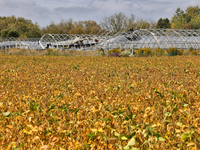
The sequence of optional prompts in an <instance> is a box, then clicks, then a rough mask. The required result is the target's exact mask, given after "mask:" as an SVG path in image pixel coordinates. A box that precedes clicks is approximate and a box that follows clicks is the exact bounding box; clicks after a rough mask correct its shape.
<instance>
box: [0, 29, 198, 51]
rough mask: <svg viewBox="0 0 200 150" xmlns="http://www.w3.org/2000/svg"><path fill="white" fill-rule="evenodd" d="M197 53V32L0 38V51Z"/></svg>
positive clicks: (101, 33)
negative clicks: (157, 49)
mask: <svg viewBox="0 0 200 150" xmlns="http://www.w3.org/2000/svg"><path fill="white" fill-rule="evenodd" d="M134 47H136V48H144V47H148V48H151V49H154V48H162V49H168V48H170V47H176V48H178V49H189V48H191V47H192V48H193V49H198V50H199V49H200V30H175V29H139V30H135V31H134V30H133V29H130V30H129V31H127V32H117V33H116V32H112V31H105V30H102V31H99V33H98V34H96V35H86V34H83V35H80V34H45V35H43V36H42V37H41V38H40V39H37V38H31V39H29V38H26V39H21V38H1V39H0V48H1V49H3V48H21V49H41V50H42V49H46V48H56V49H66V50H67V49H76V50H96V49H100V48H103V49H105V50H109V49H113V48H123V49H132V48H134Z"/></svg>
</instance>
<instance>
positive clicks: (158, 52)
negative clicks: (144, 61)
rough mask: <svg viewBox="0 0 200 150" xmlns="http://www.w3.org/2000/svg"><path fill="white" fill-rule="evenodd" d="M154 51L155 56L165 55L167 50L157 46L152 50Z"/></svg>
mask: <svg viewBox="0 0 200 150" xmlns="http://www.w3.org/2000/svg"><path fill="white" fill-rule="evenodd" d="M152 53H153V55H154V56H163V55H165V53H166V52H165V51H164V50H163V49H160V48H158V47H157V48H155V49H153V50H152Z"/></svg>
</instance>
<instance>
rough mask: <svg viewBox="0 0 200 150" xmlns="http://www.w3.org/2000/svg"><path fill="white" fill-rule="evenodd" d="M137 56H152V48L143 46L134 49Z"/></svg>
mask: <svg viewBox="0 0 200 150" xmlns="http://www.w3.org/2000/svg"><path fill="white" fill-rule="evenodd" d="M134 53H135V55H136V56H152V50H151V49H150V48H146V47H145V48H142V49H139V50H136V51H134Z"/></svg>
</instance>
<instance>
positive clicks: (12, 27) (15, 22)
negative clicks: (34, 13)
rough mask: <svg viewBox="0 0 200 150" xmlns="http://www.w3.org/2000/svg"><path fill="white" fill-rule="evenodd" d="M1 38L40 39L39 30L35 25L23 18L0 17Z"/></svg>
mask: <svg viewBox="0 0 200 150" xmlns="http://www.w3.org/2000/svg"><path fill="white" fill-rule="evenodd" d="M0 33H1V37H19V36H20V35H21V36H26V37H41V30H40V27H39V25H38V24H37V23H35V24H33V23H32V21H31V20H28V19H25V18H23V17H18V18H16V17H15V16H11V17H0Z"/></svg>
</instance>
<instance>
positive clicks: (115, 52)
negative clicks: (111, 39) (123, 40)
mask: <svg viewBox="0 0 200 150" xmlns="http://www.w3.org/2000/svg"><path fill="white" fill-rule="evenodd" d="M120 53H121V51H120V49H117V48H116V49H111V50H109V51H108V54H109V55H108V56H109V57H110V56H111V57H112V56H113V57H119V54H120Z"/></svg>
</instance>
